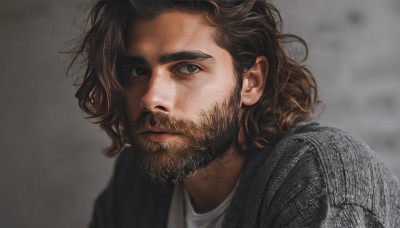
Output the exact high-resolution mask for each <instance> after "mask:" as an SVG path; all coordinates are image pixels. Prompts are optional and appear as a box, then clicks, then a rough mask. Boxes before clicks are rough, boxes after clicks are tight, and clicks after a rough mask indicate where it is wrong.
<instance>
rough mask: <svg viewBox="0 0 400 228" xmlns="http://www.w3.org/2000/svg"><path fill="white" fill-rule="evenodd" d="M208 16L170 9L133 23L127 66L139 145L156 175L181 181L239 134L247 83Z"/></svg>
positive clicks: (129, 107) (158, 178) (131, 123)
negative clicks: (242, 89) (239, 79)
mask: <svg viewBox="0 0 400 228" xmlns="http://www.w3.org/2000/svg"><path fill="white" fill-rule="evenodd" d="M214 32H215V29H214V28H213V27H211V26H209V25H207V23H206V21H205V20H204V18H203V17H202V16H201V15H200V14H193V13H185V12H179V11H174V12H166V13H163V14H160V15H159V16H157V17H155V18H152V19H146V20H144V19H143V20H138V21H136V22H134V23H132V24H131V25H130V27H129V36H128V47H127V48H128V58H127V61H126V62H127V64H125V65H124V66H123V71H124V77H125V78H124V80H125V85H126V88H127V89H126V101H127V111H128V121H129V126H128V131H129V135H130V140H131V144H132V147H133V148H134V150H135V152H137V153H139V154H140V155H141V156H140V157H141V163H142V165H143V169H144V171H145V172H146V173H147V174H148V175H149V176H150V177H151V178H152V179H153V180H155V181H160V182H162V181H165V180H167V179H170V178H174V179H180V178H182V177H184V176H188V175H191V174H193V173H194V172H196V171H197V170H198V169H199V168H202V167H204V166H206V165H207V164H208V163H210V162H211V161H212V160H214V159H215V158H217V157H219V156H220V155H222V154H223V153H224V152H225V151H226V150H227V149H228V148H229V147H230V146H231V145H232V142H233V139H234V137H236V135H237V131H238V127H237V119H238V117H237V116H238V111H239V103H240V101H239V89H238V87H237V85H236V84H237V83H236V79H235V76H234V67H233V62H232V58H231V56H230V54H229V53H228V52H227V51H226V50H224V49H222V48H221V47H219V46H218V45H217V44H216V43H215V41H214V38H213V37H212V34H213V33H214Z"/></svg>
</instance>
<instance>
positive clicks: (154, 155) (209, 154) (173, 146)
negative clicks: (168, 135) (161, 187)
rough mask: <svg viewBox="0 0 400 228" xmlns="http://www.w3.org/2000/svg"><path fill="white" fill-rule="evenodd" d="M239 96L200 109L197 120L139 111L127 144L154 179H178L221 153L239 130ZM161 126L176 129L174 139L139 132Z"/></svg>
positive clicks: (164, 180) (188, 174) (159, 180)
mask: <svg viewBox="0 0 400 228" xmlns="http://www.w3.org/2000/svg"><path fill="white" fill-rule="evenodd" d="M238 112H239V109H238V100H237V99H236V98H235V97H233V96H231V97H230V98H229V100H227V101H224V102H222V103H216V104H215V106H214V107H213V108H211V109H210V110H207V111H203V112H201V113H200V121H199V123H195V122H194V121H192V120H188V119H185V120H182V119H176V118H173V117H170V116H168V115H166V114H162V113H150V112H147V113H142V115H141V116H140V117H139V118H138V120H137V121H135V122H134V123H132V125H131V127H130V128H129V138H130V144H131V146H132V148H133V150H134V152H135V153H138V155H139V160H140V161H139V162H140V164H141V167H142V169H143V171H144V173H146V174H147V175H148V176H149V177H150V178H151V179H152V180H153V181H154V182H161V183H164V182H166V181H168V180H173V181H179V180H181V179H182V178H183V177H187V176H191V175H193V174H194V173H195V172H196V171H197V170H199V169H201V168H202V167H204V166H206V165H207V164H209V163H210V162H211V161H212V160H214V159H216V158H217V157H220V156H221V155H222V154H223V153H224V152H225V151H226V150H227V149H228V148H229V147H230V146H231V145H232V143H233V140H234V138H235V136H237V132H238ZM146 128H162V129H168V130H169V131H171V132H176V133H177V136H176V138H175V139H173V140H170V141H166V142H152V141H150V140H147V139H146V138H145V137H143V136H142V135H140V134H138V132H141V130H142V129H146Z"/></svg>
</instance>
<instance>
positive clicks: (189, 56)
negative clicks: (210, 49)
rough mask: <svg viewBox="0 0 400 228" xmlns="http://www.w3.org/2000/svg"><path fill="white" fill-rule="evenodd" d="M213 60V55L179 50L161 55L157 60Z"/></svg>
mask: <svg viewBox="0 0 400 228" xmlns="http://www.w3.org/2000/svg"><path fill="white" fill-rule="evenodd" d="M206 59H210V60H215V59H214V57H212V56H211V55H208V54H206V53H204V52H201V51H180V52H176V53H171V54H164V55H161V56H160V58H159V59H158V62H160V63H161V64H166V63H170V62H176V61H182V60H206Z"/></svg>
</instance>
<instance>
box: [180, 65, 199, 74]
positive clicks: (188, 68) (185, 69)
mask: <svg viewBox="0 0 400 228" xmlns="http://www.w3.org/2000/svg"><path fill="white" fill-rule="evenodd" d="M178 72H179V73H183V74H194V73H198V72H200V68H199V67H198V66H196V65H192V64H188V65H184V66H181V67H179V69H178Z"/></svg>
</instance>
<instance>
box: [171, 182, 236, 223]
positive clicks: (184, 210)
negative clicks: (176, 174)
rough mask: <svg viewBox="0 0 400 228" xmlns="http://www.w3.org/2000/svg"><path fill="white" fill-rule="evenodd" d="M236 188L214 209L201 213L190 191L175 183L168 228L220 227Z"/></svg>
mask: <svg viewBox="0 0 400 228" xmlns="http://www.w3.org/2000/svg"><path fill="white" fill-rule="evenodd" d="M236 187H237V184H236ZM236 187H235V189H233V190H232V192H231V193H230V194H229V196H228V197H226V199H225V200H224V201H223V202H222V203H221V204H220V205H219V206H218V207H216V208H214V209H213V210H211V211H209V212H206V213H203V214H199V213H196V212H195V210H194V209H193V206H192V203H191V200H190V196H189V193H188V192H187V191H186V189H185V188H184V187H183V186H182V185H181V184H180V183H178V184H175V187H174V192H173V195H172V202H171V206H170V209H169V215H168V223H167V228H220V227H222V221H223V219H224V215H225V211H226V209H227V208H228V206H229V204H230V202H231V200H232V196H233V194H234V193H235V190H236Z"/></svg>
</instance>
